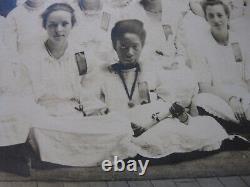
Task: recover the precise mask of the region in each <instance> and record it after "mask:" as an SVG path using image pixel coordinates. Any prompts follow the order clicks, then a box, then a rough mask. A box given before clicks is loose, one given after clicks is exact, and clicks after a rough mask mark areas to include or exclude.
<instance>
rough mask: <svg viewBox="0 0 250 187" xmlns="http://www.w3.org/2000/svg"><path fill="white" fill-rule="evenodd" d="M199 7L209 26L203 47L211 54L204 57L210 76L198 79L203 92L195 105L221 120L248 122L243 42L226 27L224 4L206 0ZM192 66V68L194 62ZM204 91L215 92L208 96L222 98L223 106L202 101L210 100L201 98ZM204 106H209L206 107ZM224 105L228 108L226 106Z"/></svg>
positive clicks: (249, 106)
mask: <svg viewBox="0 0 250 187" xmlns="http://www.w3.org/2000/svg"><path fill="white" fill-rule="evenodd" d="M202 7H203V10H204V15H205V18H206V20H207V22H208V24H209V25H210V32H209V33H207V36H208V37H209V38H208V43H207V44H206V47H207V48H206V50H207V52H212V53H211V54H210V55H207V56H206V59H207V60H206V66H207V68H206V69H207V70H206V71H207V75H208V76H209V77H210V78H209V79H208V80H206V81H205V80H202V81H201V80H199V86H200V90H201V92H202V93H205V95H204V94H202V95H203V96H198V99H197V105H198V106H201V107H202V108H204V109H205V110H207V111H208V112H210V113H212V114H213V115H215V116H218V117H219V118H222V119H224V120H227V121H234V122H236V123H244V122H246V123H248V122H247V121H249V120H250V93H249V86H248V85H249V82H250V77H249V73H250V72H249V56H248V55H247V54H248V53H247V50H246V48H245V45H244V42H243V41H241V40H240V38H239V36H237V33H234V32H231V31H230V30H229V28H230V24H229V21H230V9H229V7H228V6H227V5H226V4H225V3H223V2H222V1H220V0H210V1H209V0H206V1H204V2H203V6H202ZM216 51H217V52H216ZM218 52H221V53H223V54H224V57H223V58H222V57H219V56H218V55H217V53H218ZM205 54H206V53H205ZM218 54H219V53H218ZM197 64H198V63H197ZM193 65H194V67H195V64H193ZM204 67H205V66H204ZM204 71H205V69H204ZM207 93H210V94H213V95H216V97H218V98H216V97H214V96H213V98H210V99H211V100H214V101H215V100H216V101H218V103H219V102H220V103H221V102H222V101H219V100H220V99H223V100H224V102H225V103H224V104H222V103H221V107H222V106H224V109H223V107H222V108H221V107H216V106H210V104H209V103H206V102H205V100H207V101H209V100H210V99H209V98H207V99H205V98H206V94H207ZM208 97H209V96H208ZM217 99H219V100H217ZM199 102H200V103H199ZM201 103H203V104H201ZM212 103H213V102H212ZM214 104H215V103H214ZM206 106H207V107H208V106H209V107H210V109H208V108H207V107H206ZM227 107H230V109H226V108H227ZM220 110H222V111H220ZM226 111H227V112H226ZM231 113H232V114H234V116H235V117H234V116H233V115H231ZM221 114H223V116H222V115H221Z"/></svg>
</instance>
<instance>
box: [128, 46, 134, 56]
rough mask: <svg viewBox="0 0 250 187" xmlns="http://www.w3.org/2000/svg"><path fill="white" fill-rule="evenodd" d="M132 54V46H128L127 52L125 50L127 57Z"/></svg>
mask: <svg viewBox="0 0 250 187" xmlns="http://www.w3.org/2000/svg"><path fill="white" fill-rule="evenodd" d="M133 54H134V50H133V48H132V47H129V48H128V52H127V56H128V57H131V56H133Z"/></svg>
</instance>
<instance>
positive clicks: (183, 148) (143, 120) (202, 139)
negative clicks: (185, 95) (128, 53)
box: [102, 69, 228, 158]
mask: <svg viewBox="0 0 250 187" xmlns="http://www.w3.org/2000/svg"><path fill="white" fill-rule="evenodd" d="M123 74H124V77H126V83H127V85H128V90H131V87H132V83H133V80H134V79H133V77H134V74H135V69H130V70H125V71H123ZM157 79H158V78H156V76H155V74H154V73H153V72H152V71H151V72H145V71H144V72H140V73H139V75H138V82H137V83H136V86H135V91H134V94H133V97H132V102H133V103H134V104H135V106H134V107H133V108H129V107H128V102H129V100H128V97H127V95H126V92H125V89H124V87H123V84H122V81H121V79H120V78H119V76H118V74H116V73H114V72H112V73H110V72H109V73H107V75H105V77H104V78H103V80H105V82H104V83H103V84H102V95H104V101H105V103H106V104H107V106H108V107H109V109H110V111H116V112H119V113H121V114H123V115H125V116H127V117H128V119H129V120H130V121H131V122H133V123H135V124H138V125H141V126H144V127H147V126H148V125H150V124H151V123H152V121H153V119H152V114H154V113H157V112H159V113H160V114H159V115H162V114H166V113H168V111H169V108H170V106H171V104H172V103H171V102H172V101H171V99H170V101H168V100H167V97H165V98H164V99H165V102H163V101H159V100H158V101H157V89H158V88H159V87H160V86H161V83H160V81H159V80H157ZM144 81H146V83H147V85H148V90H151V91H150V93H149V95H150V100H151V103H149V104H144V105H140V103H141V101H142V97H141V96H142V95H146V94H142V95H141V94H140V93H141V92H139V90H138V83H139V82H144ZM161 91H163V90H161ZM165 95H167V94H165ZM226 138H228V135H227V133H226V132H225V130H224V129H223V128H222V127H221V126H220V124H218V123H217V122H216V121H215V120H214V119H213V118H211V117H190V119H189V123H188V125H185V124H183V123H180V122H179V121H178V120H177V119H166V120H163V121H161V122H160V123H158V124H157V125H155V126H154V127H152V128H151V129H149V130H148V131H146V132H145V133H143V134H142V135H141V136H139V137H136V138H134V137H132V138H131V142H132V145H131V147H130V150H131V152H135V153H137V154H140V155H142V156H145V157H149V158H160V157H164V156H167V155H169V154H171V153H184V152H191V151H194V150H202V151H211V150H217V149H219V148H220V145H221V143H222V141H223V140H224V139H226Z"/></svg>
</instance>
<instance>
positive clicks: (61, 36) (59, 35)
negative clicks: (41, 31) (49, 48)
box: [54, 34, 65, 38]
mask: <svg viewBox="0 0 250 187" xmlns="http://www.w3.org/2000/svg"><path fill="white" fill-rule="evenodd" d="M63 37H65V36H64V35H63V34H57V35H54V38H63Z"/></svg>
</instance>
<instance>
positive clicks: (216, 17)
mask: <svg viewBox="0 0 250 187" xmlns="http://www.w3.org/2000/svg"><path fill="white" fill-rule="evenodd" d="M214 22H215V23H217V24H218V23H219V22H220V18H219V17H218V16H215V17H214Z"/></svg>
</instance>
